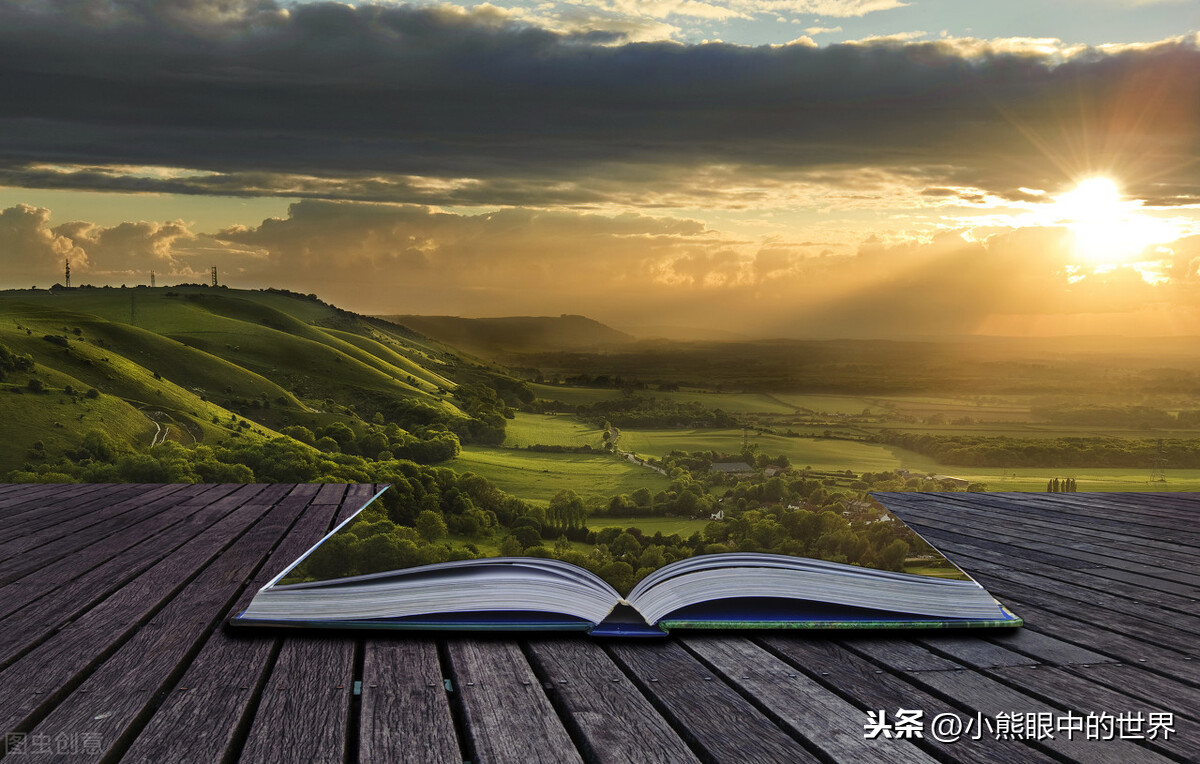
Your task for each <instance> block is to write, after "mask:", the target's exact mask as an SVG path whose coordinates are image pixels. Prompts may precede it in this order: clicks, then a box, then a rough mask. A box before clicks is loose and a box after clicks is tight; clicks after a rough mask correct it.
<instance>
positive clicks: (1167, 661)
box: [1014, 600, 1200, 685]
mask: <svg viewBox="0 0 1200 764" xmlns="http://www.w3.org/2000/svg"><path fill="white" fill-rule="evenodd" d="M1014 607H1016V608H1017V610H1018V612H1020V613H1021V614H1022V617H1023V618H1025V628H1026V629H1030V630H1033V631H1037V632H1040V633H1043V634H1048V635H1050V636H1052V637H1056V638H1058V639H1061V640H1063V641H1064V642H1071V643H1073V644H1077V645H1080V646H1081V647H1085V648H1087V649H1088V650H1092V651H1095V652H1097V653H1101V654H1102V655H1107V656H1109V657H1111V658H1116V659H1117V660H1119V661H1122V662H1124V663H1133V664H1139V663H1140V664H1143V665H1145V667H1146V669H1147V670H1149V671H1154V672H1156V673H1160V674H1162V675H1163V676H1169V677H1174V678H1176V679H1179V680H1182V681H1186V682H1191V683H1194V684H1197V685H1200V661H1197V660H1192V659H1193V658H1196V657H1200V656H1198V655H1197V652H1198V651H1200V644H1197V643H1196V642H1195V641H1194V640H1190V639H1189V640H1188V641H1187V642H1185V643H1183V644H1178V645H1175V646H1173V647H1163V646H1160V645H1157V644H1151V643H1149V642H1147V641H1145V640H1143V639H1140V638H1134V637H1130V636H1128V635H1126V634H1123V633H1119V632H1117V631H1111V630H1109V629H1107V628H1102V627H1101V626H1098V625H1096V624H1093V623H1090V622H1086V621H1080V620H1078V619H1075V618H1070V617H1068V616H1065V615H1062V614H1061V613H1056V612H1052V611H1049V610H1044V609H1042V608H1041V607H1038V606H1037V605H1035V604H1034V603H1033V602H1032V601H1029V602H1026V601H1023V600H1014Z"/></svg>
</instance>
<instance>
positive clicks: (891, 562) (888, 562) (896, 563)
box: [879, 539, 908, 572]
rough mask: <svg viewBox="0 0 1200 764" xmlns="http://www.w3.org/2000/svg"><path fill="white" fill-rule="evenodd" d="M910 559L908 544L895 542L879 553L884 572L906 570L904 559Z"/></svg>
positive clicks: (897, 540)
mask: <svg viewBox="0 0 1200 764" xmlns="http://www.w3.org/2000/svg"><path fill="white" fill-rule="evenodd" d="M906 557H908V543H907V542H905V541H901V540H900V539H896V540H894V541H893V542H892V543H890V544H888V545H887V546H886V547H884V548H883V551H881V552H880V553H879V567H881V568H883V569H884V570H895V571H901V572H902V571H903V570H904V559H905V558H906Z"/></svg>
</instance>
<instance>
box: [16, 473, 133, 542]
mask: <svg viewBox="0 0 1200 764" xmlns="http://www.w3.org/2000/svg"><path fill="white" fill-rule="evenodd" d="M145 492H146V487H145V486H140V485H122V486H120V487H119V488H118V489H117V490H114V491H111V492H109V491H102V492H101V491H97V492H90V493H87V494H75V495H73V496H66V497H62V498H61V499H60V498H59V497H57V496H53V495H51V496H49V497H47V498H46V499H45V500H43V501H39V502H36V503H35V504H33V505H32V506H31V507H29V508H28V509H26V510H25V511H24V512H22V513H21V514H20V515H18V516H16V517H10V518H9V519H8V520H7V521H6V522H5V523H4V525H3V527H2V528H0V555H2V556H3V557H8V556H10V554H9V553H8V552H7V551H5V550H6V548H7V547H6V545H7V544H11V543H12V542H13V541H14V540H18V539H23V538H25V537H26V536H29V535H31V534H33V533H35V532H37V531H42V532H43V535H45V536H46V537H47V538H56V537H55V536H53V535H48V534H45V531H47V530H50V531H58V532H59V535H66V534H67V533H69V532H70V531H69V530H67V529H63V528H61V527H60V526H61V524H62V523H64V522H65V521H72V520H89V519H90V520H91V522H92V523H95V522H99V521H100V520H103V519H105V518H107V517H111V516H113V515H114V514H117V512H114V511H111V510H112V509H113V507H114V506H116V508H117V509H119V510H126V511H127V510H129V509H131V508H133V507H135V506H137V505H138V504H140V503H143V502H138V501H136V500H135V501H134V502H133V503H132V504H128V503H124V504H123V503H122V502H125V500H126V499H130V498H134V499H136V498H137V497H139V496H141V495H143V494H144V493H145ZM88 524H90V523H88ZM77 525H78V527H86V525H87V524H77Z"/></svg>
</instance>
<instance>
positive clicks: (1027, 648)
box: [922, 629, 1114, 666]
mask: <svg viewBox="0 0 1200 764" xmlns="http://www.w3.org/2000/svg"><path fill="white" fill-rule="evenodd" d="M980 636H983V635H980ZM986 639H987V642H988V643H991V644H993V645H995V646H997V647H1001V648H1003V649H1005V650H1009V651H1013V652H1018V653H1021V654H1023V655H1027V656H1029V658H1030V660H1032V661H1033V662H1036V663H1040V664H1047V665H1052V666H1070V665H1075V664H1093V663H1112V662H1114V661H1113V659H1112V658H1109V657H1108V656H1106V655H1101V654H1100V653H1097V652H1095V651H1093V650H1088V649H1087V648H1084V647H1080V646H1079V645H1075V644H1071V643H1070V642H1065V641H1063V640H1061V639H1055V638H1054V637H1051V636H1049V635H1047V634H1042V633H1040V632H1037V631H1033V630H1031V629H1005V630H1004V631H1003V633H1000V632H997V633H995V634H988V635H986ZM967 642H969V643H971V645H972V647H973V649H971V650H969V651H968V650H964V649H962V648H960V647H959V645H960V644H961V643H967ZM922 644H923V645H925V646H926V647H931V648H934V649H937V650H942V651H945V652H946V653H948V654H949V655H950V656H951V657H952V658H954V659H955V660H959V661H963V662H965V663H971V664H972V665H976V666H985V665H988V662H989V661H992V662H993V665H1019V664H1015V663H1007V664H1006V663H1002V662H1001V661H1000V660H998V659H996V658H994V657H993V656H992V655H991V654H990V653H989V652H986V650H987V648H985V647H983V644H982V643H981V641H979V640H977V639H972V638H971V637H963V638H961V639H960V638H948V639H946V638H942V637H940V636H931V637H929V638H928V639H925V640H922Z"/></svg>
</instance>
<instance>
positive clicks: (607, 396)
mask: <svg viewBox="0 0 1200 764" xmlns="http://www.w3.org/2000/svg"><path fill="white" fill-rule="evenodd" d="M530 387H532V388H533V394H534V395H535V396H537V397H538V398H544V399H546V400H548V401H562V402H563V403H568V404H570V405H572V406H588V405H591V404H593V403H596V402H597V401H608V400H612V399H613V398H620V397H621V395H622V393H621V391H620V390H614V389H611V388H599V387H571V386H569V385H539V384H531V385H530Z"/></svg>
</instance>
